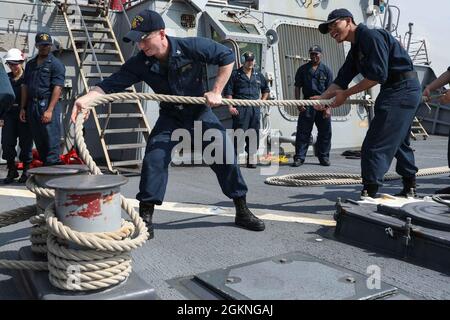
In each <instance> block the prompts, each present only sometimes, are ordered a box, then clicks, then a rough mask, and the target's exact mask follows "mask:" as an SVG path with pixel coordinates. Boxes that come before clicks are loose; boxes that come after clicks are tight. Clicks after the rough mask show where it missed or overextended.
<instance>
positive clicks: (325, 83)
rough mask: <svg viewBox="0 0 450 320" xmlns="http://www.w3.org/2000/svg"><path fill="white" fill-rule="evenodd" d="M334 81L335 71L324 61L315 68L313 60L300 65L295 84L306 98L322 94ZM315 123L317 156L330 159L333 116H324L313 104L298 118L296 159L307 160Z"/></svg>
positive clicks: (321, 158) (320, 158)
mask: <svg viewBox="0 0 450 320" xmlns="http://www.w3.org/2000/svg"><path fill="white" fill-rule="evenodd" d="M332 82H333V72H332V71H331V70H330V68H328V67H327V66H326V65H325V64H323V63H322V62H321V63H320V64H319V66H318V67H317V69H316V70H314V68H313V65H312V63H311V62H308V63H306V64H304V65H302V66H300V67H299V68H298V70H297V73H296V74H295V86H296V87H297V88H300V87H301V88H302V92H303V97H304V99H309V98H310V97H312V96H316V95H321V94H322V93H323V92H325V90H326V89H328V87H329V86H330V85H331V83H332ZM314 123H315V124H316V126H317V133H318V134H317V143H316V148H317V156H318V158H319V160H325V159H326V160H328V159H329V157H330V149H331V117H327V118H324V117H323V112H322V111H317V110H315V109H314V107H313V106H306V107H305V111H303V112H300V114H299V116H298V120H297V132H296V137H295V155H294V161H295V160H301V161H302V162H303V161H304V160H305V157H306V153H307V151H308V146H309V143H310V136H311V131H312V128H313V125H314Z"/></svg>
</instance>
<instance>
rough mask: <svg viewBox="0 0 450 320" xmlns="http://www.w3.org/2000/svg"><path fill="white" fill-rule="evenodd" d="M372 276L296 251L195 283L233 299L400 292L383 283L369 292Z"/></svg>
mask: <svg viewBox="0 0 450 320" xmlns="http://www.w3.org/2000/svg"><path fill="white" fill-rule="evenodd" d="M369 276H370V275H363V274H359V273H356V272H354V271H351V270H348V269H345V268H342V267H340V266H337V265H334V264H332V263H329V262H326V261H323V260H320V259H317V258H315V257H312V256H309V255H306V254H303V253H300V252H293V253H287V254H284V255H281V256H277V257H273V258H268V259H261V260H257V261H253V262H249V263H245V264H241V265H236V266H232V267H229V268H224V269H219V270H213V271H209V272H205V273H201V274H198V275H196V276H195V277H194V280H195V281H197V282H199V283H201V284H202V285H203V286H206V287H207V288H208V289H210V290H212V291H213V292H215V293H218V294H220V295H221V296H222V297H223V298H225V299H233V300H234V299H236V300H268V299H270V300H347V299H350V300H355V299H358V300H359V299H361V300H365V299H379V298H383V297H386V296H389V295H393V294H395V293H396V292H397V288H395V287H393V286H390V285H387V284H385V283H383V282H380V286H379V287H378V288H373V289H369V288H368V285H367V280H368V277H369Z"/></svg>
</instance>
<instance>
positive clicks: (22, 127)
mask: <svg viewBox="0 0 450 320" xmlns="http://www.w3.org/2000/svg"><path fill="white" fill-rule="evenodd" d="M8 77H9V80H10V82H11V86H12V89H13V90H14V94H15V96H16V99H15V101H14V104H13V105H11V106H9V107H6V108H2V109H3V111H4V113H3V115H2V116H1V117H0V118H2V119H3V120H4V126H3V129H2V150H3V154H2V158H3V159H4V160H6V161H14V160H15V158H16V156H17V152H16V145H17V139H19V147H20V154H19V160H20V161H21V162H23V164H24V166H26V165H29V164H30V163H31V161H32V160H33V157H32V153H31V150H32V147H33V138H32V136H31V131H30V126H29V124H28V122H26V123H24V122H22V121H20V118H19V114H20V103H21V87H22V83H23V81H24V75H23V74H22V77H20V78H19V79H17V80H14V76H13V74H12V72H10V73H8Z"/></svg>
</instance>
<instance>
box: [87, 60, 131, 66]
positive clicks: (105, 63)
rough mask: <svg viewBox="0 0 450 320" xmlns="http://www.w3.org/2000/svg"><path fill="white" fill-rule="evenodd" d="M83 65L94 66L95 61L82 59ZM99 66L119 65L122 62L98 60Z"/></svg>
mask: <svg viewBox="0 0 450 320" xmlns="http://www.w3.org/2000/svg"><path fill="white" fill-rule="evenodd" d="M83 65H84V66H95V65H96V63H95V61H84V62H83ZM98 65H99V66H121V65H122V62H120V61H98Z"/></svg>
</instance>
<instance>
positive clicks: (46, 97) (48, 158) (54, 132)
mask: <svg viewBox="0 0 450 320" xmlns="http://www.w3.org/2000/svg"><path fill="white" fill-rule="evenodd" d="M37 58H38V57H35V58H33V59H32V60H30V61H29V62H28V63H27V66H26V68H25V80H24V84H25V85H26V86H27V89H28V103H27V113H26V116H27V122H29V123H30V128H31V131H32V134H33V139H34V143H35V144H36V148H37V150H38V152H39V157H40V158H41V160H42V161H43V163H44V165H46V166H48V165H54V164H59V163H61V161H60V158H59V155H60V138H61V123H60V116H61V105H60V103H59V102H58V103H57V104H56V106H55V108H54V110H53V113H52V120H51V122H49V123H42V121H41V117H42V114H43V113H44V112H45V111H46V110H47V107H48V104H49V103H50V99H51V96H52V92H53V88H54V87H55V86H60V87H64V80H65V72H66V68H65V66H64V65H63V64H62V63H61V61H59V60H58V59H57V58H56V57H55V56H54V55H53V54H52V53H50V54H49V55H48V56H47V58H46V59H45V60H44V61H43V62H42V63H41V64H40V65H37Z"/></svg>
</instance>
